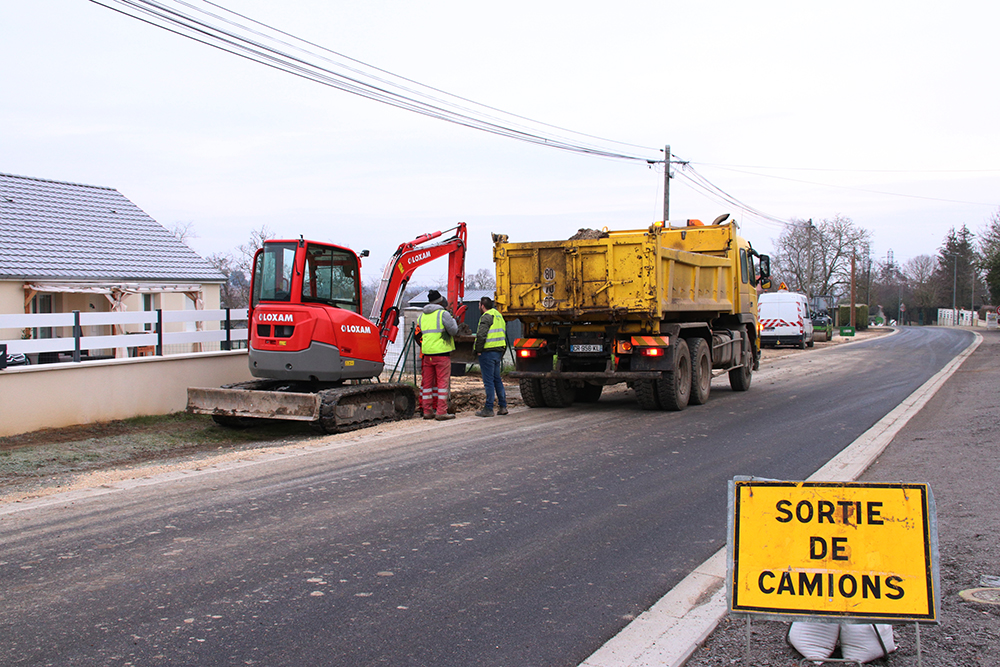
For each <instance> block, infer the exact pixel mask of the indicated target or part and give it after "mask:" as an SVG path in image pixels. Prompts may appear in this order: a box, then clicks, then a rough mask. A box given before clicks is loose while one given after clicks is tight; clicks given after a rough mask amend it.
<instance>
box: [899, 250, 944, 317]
mask: <svg viewBox="0 0 1000 667" xmlns="http://www.w3.org/2000/svg"><path fill="white" fill-rule="evenodd" d="M936 267H937V260H936V259H934V258H933V257H931V256H930V255H917V256H916V257H913V258H912V259H910V260H908V261H907V262H906V264H904V265H903V274H904V275H905V276H906V281H907V283H909V286H910V290H911V291H912V294H913V303H914V305H915V306H916V307H917V308H932V307H934V306H935V305H937V300H938V297H937V292H936V291H935V289H934V282H933V281H932V278H933V277H934V269H935V268H936Z"/></svg>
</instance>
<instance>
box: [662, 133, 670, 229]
mask: <svg viewBox="0 0 1000 667" xmlns="http://www.w3.org/2000/svg"><path fill="white" fill-rule="evenodd" d="M669 219H670V144H667V147H666V150H664V151H663V224H664V225H666V224H667V220H669Z"/></svg>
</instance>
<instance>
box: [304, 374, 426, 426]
mask: <svg viewBox="0 0 1000 667" xmlns="http://www.w3.org/2000/svg"><path fill="white" fill-rule="evenodd" d="M387 394H388V396H386V395H387ZM380 395H381V396H380ZM397 399H402V400H403V402H404V403H405V407H404V408H403V409H402V410H400V409H398V408H395V407H394V411H393V416H392V417H379V418H376V419H360V420H358V421H352V422H338V421H337V405H339V404H340V403H342V402H343V403H347V402H351V403H368V402H371V403H375V402H381V401H385V400H391V401H392V403H393V406H395V405H396V402H397ZM320 400H321V405H320V418H319V421H318V422H313V423H314V424H315V426H316V428H317V429H318V430H320V431H321V432H322V433H346V432H348V431H356V430H358V429H361V428H367V427H369V426H375V425H376V424H382V423H385V422H391V421H399V420H401V419H409V418H410V417H412V416H413V413H414V412H415V411H416V408H417V392H416V390H414V388H413V386H412V385H408V384H403V383H398V382H396V383H389V382H380V383H372V384H353V385H345V386H343V387H335V388H333V389H325V390H323V391H321V392H320Z"/></svg>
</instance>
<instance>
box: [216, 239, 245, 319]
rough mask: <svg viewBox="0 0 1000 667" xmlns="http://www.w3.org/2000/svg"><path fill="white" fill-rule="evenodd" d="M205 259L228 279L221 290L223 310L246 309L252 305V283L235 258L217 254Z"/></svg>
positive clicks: (220, 297)
mask: <svg viewBox="0 0 1000 667" xmlns="http://www.w3.org/2000/svg"><path fill="white" fill-rule="evenodd" d="M205 259H206V261H207V262H208V263H209V264H211V265H212V266H214V267H215V268H216V269H218V270H219V271H220V272H221V273H222V275H224V276H225V277H226V282H225V283H223V284H222V287H221V288H220V290H219V304H220V305H221V306H222V307H223V308H246V307H247V305H248V304H249V303H250V282H249V281H248V280H247V276H246V274H244V273H243V271H241V270H240V269H238V268H237V267H236V263H235V261H234V260H233V256H232V255H230V254H229V253H224V252H217V253H215V254H213V255H209V256H208V257H206V258H205Z"/></svg>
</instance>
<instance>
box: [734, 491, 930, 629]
mask: <svg viewBox="0 0 1000 667" xmlns="http://www.w3.org/2000/svg"><path fill="white" fill-rule="evenodd" d="M730 489H731V492H730V499H729V505H730V523H729V525H730V527H731V534H730V536H729V540H730V542H729V556H730V562H729V575H730V576H729V592H730V595H729V601H730V611H733V612H737V613H757V614H764V615H770V616H782V615H793V616H837V617H849V618H857V619H866V620H867V619H871V620H909V621H920V622H925V623H928V622H929V623H933V622H937V609H938V606H939V605H938V602H937V598H938V589H937V576H936V572H937V568H936V565H937V563H936V554H937V544H936V531H935V530H934V526H935V524H934V523H933V522H932V505H933V499H932V497H931V494H930V489H929V487H928V486H927V485H926V484H902V483H899V484H892V483H870V484H868V483H855V482H850V483H848V482H844V483H829V482H780V481H779V482H776V481H761V480H734V481H733V482H731V483H730Z"/></svg>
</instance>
